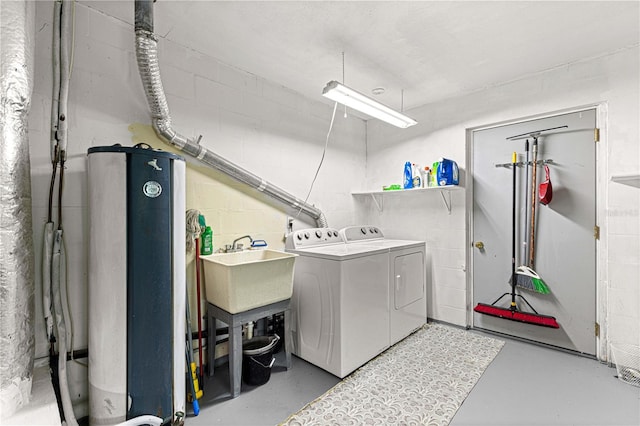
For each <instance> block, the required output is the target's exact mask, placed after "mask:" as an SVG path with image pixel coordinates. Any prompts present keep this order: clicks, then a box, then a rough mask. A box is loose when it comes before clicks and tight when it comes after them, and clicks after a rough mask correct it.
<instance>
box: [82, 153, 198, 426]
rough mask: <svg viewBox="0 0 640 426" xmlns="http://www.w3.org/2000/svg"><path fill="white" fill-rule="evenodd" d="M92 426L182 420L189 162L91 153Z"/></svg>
mask: <svg viewBox="0 0 640 426" xmlns="http://www.w3.org/2000/svg"><path fill="white" fill-rule="evenodd" d="M87 169H88V188H87V189H88V200H89V227H88V229H89V422H90V423H91V424H92V425H113V424H117V423H120V422H123V421H125V420H127V419H131V418H133V417H137V416H140V415H155V416H158V417H161V418H163V419H164V420H168V419H169V420H171V422H172V423H173V422H174V421H176V420H177V422H178V423H179V422H180V420H181V418H182V416H183V414H184V412H185V372H186V367H185V327H186V322H185V306H186V305H185V303H186V289H185V162H184V159H183V158H182V157H180V156H177V155H174V154H171V153H168V152H164V151H159V150H154V149H150V148H148V147H142V146H136V147H123V146H120V145H114V146H101V147H93V148H90V149H89V151H88V166H87Z"/></svg>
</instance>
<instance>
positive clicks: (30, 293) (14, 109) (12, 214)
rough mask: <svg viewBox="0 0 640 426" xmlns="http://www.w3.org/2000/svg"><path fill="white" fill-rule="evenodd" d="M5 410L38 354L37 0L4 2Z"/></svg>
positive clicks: (0, 222)
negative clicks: (34, 200)
mask: <svg viewBox="0 0 640 426" xmlns="http://www.w3.org/2000/svg"><path fill="white" fill-rule="evenodd" d="M0 19H1V25H0V28H1V33H0V55H1V61H0V63H1V68H0V135H1V140H0V147H1V148H0V302H1V303H0V360H2V362H1V363H0V400H1V401H0V402H1V406H0V413H2V416H3V418H6V417H9V416H11V415H12V414H13V413H14V412H15V411H17V410H18V409H19V408H20V407H21V406H23V405H25V404H26V403H27V402H28V401H29V396H30V393H31V382H32V378H33V358H34V354H35V341H34V340H35V332H34V311H35V306H34V288H35V286H34V248H33V236H32V221H31V175H30V159H29V139H28V135H27V129H28V114H29V108H30V104H31V90H32V84H33V75H32V70H33V44H34V40H33V37H34V25H35V24H34V22H35V3H33V2H30V1H10V2H2V3H1V4H0Z"/></svg>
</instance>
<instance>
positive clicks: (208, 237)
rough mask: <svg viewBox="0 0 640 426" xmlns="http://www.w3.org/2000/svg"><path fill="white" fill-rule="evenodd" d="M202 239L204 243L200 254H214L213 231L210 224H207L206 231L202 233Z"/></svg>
mask: <svg viewBox="0 0 640 426" xmlns="http://www.w3.org/2000/svg"><path fill="white" fill-rule="evenodd" d="M200 240H201V241H202V244H201V247H200V254H202V255H205V256H206V255H209V254H212V253H213V231H212V230H211V227H210V226H207V227H206V228H205V229H204V232H203V233H202V236H201V237H200Z"/></svg>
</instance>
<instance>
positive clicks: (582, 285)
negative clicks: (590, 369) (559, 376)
mask: <svg viewBox="0 0 640 426" xmlns="http://www.w3.org/2000/svg"><path fill="white" fill-rule="evenodd" d="M559 126H567V127H566V128H563V129H557V130H552V131H549V132H542V134H541V135H540V136H539V138H538V161H540V160H552V162H551V163H549V164H548V166H549V168H550V176H551V182H552V187H553V198H552V200H551V202H550V203H549V204H548V205H546V206H545V205H542V204H537V205H536V209H535V217H536V227H535V238H534V248H535V259H534V260H535V263H534V269H535V271H536V272H537V273H538V274H540V276H541V277H542V279H543V280H544V282H545V283H546V284H547V285H548V286H549V288H550V290H551V293H550V294H547V295H542V294H539V293H534V292H530V291H527V290H518V293H520V294H522V295H523V296H524V297H526V299H527V300H528V301H529V302H530V303H531V305H532V306H533V307H534V308H535V309H536V310H537V312H538V313H540V314H543V315H551V316H554V317H555V318H556V319H557V321H558V323H559V324H560V328H559V329H552V328H547V327H540V326H536V325H530V324H524V323H519V322H515V321H510V320H506V319H501V318H496V317H491V316H487V315H483V314H479V313H476V312H474V314H473V325H474V327H476V328H483V329H487V330H491V331H496V332H500V333H505V334H508V335H513V336H517V337H521V338H525V339H530V340H534V341H537V342H541V343H545V344H549V345H553V346H557V347H561V348H565V349H569V350H572V351H577V352H580V353H585V354H590V355H595V353H596V337H595V333H594V327H595V315H596V266H595V265H596V240H595V237H594V226H595V225H596V194H595V176H596V169H595V168H596V158H595V143H594V128H595V126H596V111H595V109H593V110H586V111H581V112H575V113H571V114H563V115H559V116H554V117H549V118H545V119H539V120H532V121H527V122H522V123H517V124H511V125H506V126H501V127H496V128H491V129H486V130H480V131H475V132H474V133H473V141H472V143H473V146H472V150H473V213H472V214H473V243H474V247H473V249H472V250H473V304H474V306H475V305H476V304H477V303H487V304H491V303H493V302H494V301H495V300H496V299H497V298H498V297H499V296H500V295H502V294H503V293H506V292H510V290H511V288H510V285H509V279H510V276H511V257H512V244H511V241H512V240H511V236H512V219H511V215H512V169H511V168H510V167H496V165H500V164H504V163H506V164H508V163H510V162H511V154H512V152H514V151H515V152H517V153H518V161H524V159H525V158H524V153H525V139H517V140H508V139H507V138H509V137H511V136H515V135H520V134H525V133H531V132H535V131H537V130H543V129H549V128H553V127H559ZM532 142H533V138H531V137H529V143H530V144H531V143H532ZM530 149H531V148H530ZM530 154H531V153H530ZM516 170H517V172H516V173H517V182H518V183H517V191H516V199H517V203H516V212H517V220H516V222H517V223H516V231H517V232H516V241H517V250H516V259H517V260H516V264H517V265H521V264H524V263H526V262H527V257H528V255H525V254H524V253H523V245H524V242H525V235H526V234H527V226H526V225H525V216H526V217H528V220H527V221H530V212H531V203H530V199H529V200H525V187H526V186H527V185H525V174H526V168H525V167H524V166H521V167H516ZM537 175H538V179H537V184H536V189H537V188H538V185H539V184H540V183H541V182H542V181H543V180H544V177H545V176H544V175H545V174H544V170H543V169H542V167H540V166H538V172H537ZM529 179H531V168H530V169H529ZM529 196H530V194H529ZM478 246H481V247H482V248H478ZM509 301H510V298H509V297H505V298H503V299H502V300H500V302H499V303H496V305H497V306H501V307H508V304H509ZM519 307H520V309H521V310H523V311H529V309H528V308H527V307H526V305H525V304H523V303H519Z"/></svg>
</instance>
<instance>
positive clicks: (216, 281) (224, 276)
mask: <svg viewBox="0 0 640 426" xmlns="http://www.w3.org/2000/svg"><path fill="white" fill-rule="evenodd" d="M297 256H298V255H297V254H293V253H285V252H282V251H277V250H246V251H240V252H235V253H216V254H211V255H208V256H200V259H202V260H203V264H204V280H205V289H206V296H207V301H208V302H209V303H212V304H214V305H216V306H218V307H219V308H222V309H224V310H225V311H227V312H229V313H231V314H236V313H238V312H244V311H248V310H250V309H254V308H258V307H260V306H264V305H269V304H271V303H276V302H280V301H282V300H286V299H289V298H291V294H292V293H293V266H294V263H295V258H296V257H297Z"/></svg>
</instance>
